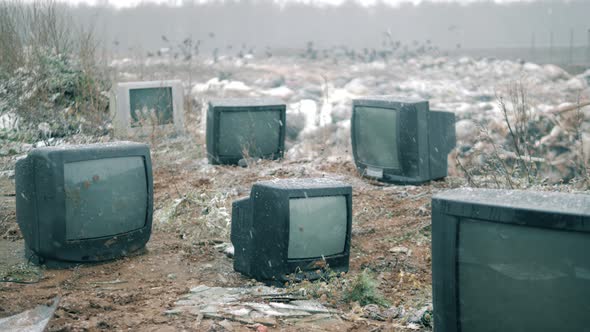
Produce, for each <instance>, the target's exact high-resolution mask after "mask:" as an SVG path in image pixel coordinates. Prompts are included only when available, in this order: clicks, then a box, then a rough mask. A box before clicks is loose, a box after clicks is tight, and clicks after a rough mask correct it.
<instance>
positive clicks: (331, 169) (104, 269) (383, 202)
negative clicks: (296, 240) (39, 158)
mask: <svg viewBox="0 0 590 332" xmlns="http://www.w3.org/2000/svg"><path fill="white" fill-rule="evenodd" d="M186 146H187V145H186V144H183V142H182V141H179V142H172V143H170V144H164V145H160V146H158V147H157V148H152V158H153V164H154V196H155V197H154V209H155V210H156V213H155V217H154V230H153V234H152V237H151V239H150V241H149V242H148V244H147V250H146V251H145V252H144V253H141V254H137V255H134V256H131V257H126V258H123V259H119V260H116V261H111V262H106V263H103V264H97V265H85V266H79V267H76V268H73V269H67V270H48V269H42V270H41V275H42V277H41V278H40V280H39V281H38V282H34V283H31V284H20V283H12V282H0V317H6V316H10V315H14V314H17V313H20V312H22V311H24V310H27V309H31V308H33V307H35V306H36V305H39V304H48V303H50V302H51V300H52V299H53V298H54V297H56V296H59V297H61V300H60V303H59V306H58V309H57V311H56V313H55V316H54V317H53V319H52V320H51V322H50V324H49V331H99V330H131V331H177V330H187V331H226V330H235V331H241V330H244V331H248V330H254V329H255V328H254V327H252V326H247V325H242V324H240V323H237V322H223V324H222V322H220V321H215V320H207V319H203V320H201V319H198V318H197V317H195V316H192V315H190V314H180V315H166V314H165V311H166V310H169V309H171V308H172V306H173V304H174V302H175V301H176V300H178V298H179V297H180V296H182V295H183V294H185V293H187V292H188V291H189V289H190V288H192V287H195V286H198V285H201V284H202V285H207V286H227V287H236V286H244V285H252V284H253V282H252V281H251V280H249V279H248V278H246V277H244V276H242V275H240V274H239V273H236V272H234V271H233V267H232V259H231V258H228V257H227V256H226V255H225V254H223V253H222V252H220V251H219V250H218V249H217V248H216V247H215V245H216V244H218V243H219V242H229V240H228V239H229V234H227V233H223V234H221V233H218V235H219V236H218V238H215V236H211V234H215V233H211V232H209V233H204V232H200V233H199V232H198V229H199V225H197V223H199V222H200V221H203V220H206V219H207V218H213V217H214V214H213V213H212V211H209V214H208V215H206V214H204V213H203V208H202V206H200V205H199V204H200V203H198V202H197V203H191V202H193V201H194V200H193V201H191V200H190V199H186V201H187V202H188V204H185V206H184V207H183V208H182V209H178V210H177V211H175V214H174V218H172V219H173V220H172V221H167V222H165V223H163V222H162V221H161V219H162V218H160V217H158V216H159V214H158V211H162V210H165V209H166V208H167V206H169V205H170V204H171V202H178V201H179V198H180V200H181V201H182V198H183V197H184V198H186V197H202V196H203V195H215V194H218V193H225V194H224V196H222V197H223V199H222V200H221V201H219V202H218V203H217V204H218V205H219V206H221V207H220V208H223V207H225V208H230V207H231V202H232V201H233V200H234V199H237V198H239V197H243V196H246V195H247V194H248V192H249V189H250V187H251V185H252V184H253V183H254V182H256V181H257V180H262V179H270V178H287V177H318V176H319V177H321V176H324V177H333V178H336V179H339V180H342V181H345V182H348V183H350V184H351V185H352V186H353V231H352V246H351V260H350V263H351V264H350V272H349V273H348V274H346V275H345V276H344V277H342V278H345V279H346V280H352V279H353V278H354V276H356V275H357V274H359V273H360V272H361V271H362V270H364V269H368V270H370V271H371V272H373V274H374V275H375V277H376V279H377V281H378V282H379V287H378V288H379V290H380V291H381V292H382V293H383V295H384V297H385V298H386V300H387V301H388V302H390V303H391V304H392V305H393V306H396V307H400V308H404V309H405V310H406V311H407V312H410V311H412V310H416V309H419V308H421V307H423V306H425V305H427V304H429V303H431V301H432V299H431V264H430V259H431V255H430V199H431V195H432V193H433V192H436V191H439V190H442V189H444V188H448V187H455V186H457V185H458V184H456V183H453V182H454V181H459V180H457V179H452V178H448V179H447V180H445V181H438V182H433V183H431V184H428V185H424V186H395V185H383V184H380V183H377V182H373V181H371V180H367V179H363V178H361V177H359V176H358V174H357V172H356V169H355V168H354V165H353V163H352V162H351V161H350V160H347V158H342V159H340V158H329V159H330V161H329V160H328V159H321V158H320V159H318V160H313V161H312V160H291V161H273V162H270V161H265V162H259V163H254V164H252V165H250V167H248V168H240V167H229V166H209V165H207V164H206V161H205V160H204V159H203V158H202V151H197V150H195V148H187V147H186ZM0 193H1V196H0V206H1V209H0V222H1V223H0V235H1V236H2V239H1V240H0V242H2V243H3V245H2V246H0V249H1V250H3V252H0V255H2V259H3V260H5V261H9V257H14V256H15V253H18V252H21V251H22V247H23V240H22V237H21V236H20V234H19V232H18V227H17V225H16V214H15V206H14V199H15V197H14V180H13V179H9V178H7V177H4V178H2V179H0ZM208 208H209V209H211V207H208ZM229 211H231V209H229ZM194 234H208V235H206V236H205V235H203V236H202V238H198V236H197V237H195V236H194ZM399 247H405V248H407V249H408V250H409V251H408V252H397V251H398V250H395V248H399ZM392 249H393V250H392ZM12 259H14V258H12ZM319 300H320V301H321V302H323V303H324V304H325V305H326V306H329V307H335V308H336V309H338V310H340V311H341V312H342V315H340V317H337V318H338V319H337V320H335V321H334V322H336V323H334V322H331V323H330V324H329V325H321V324H320V325H318V324H315V325H313V324H312V325H299V324H291V323H279V324H277V325H276V326H271V327H269V330H270V331H311V330H316V331H321V330H332V331H346V330H348V331H397V330H400V331H403V330H405V328H404V327H403V326H404V325H403V324H399V323H400V322H401V320H397V319H396V320H393V321H392V320H389V321H379V320H373V319H370V318H362V317H361V316H362V315H361V316H359V315H352V314H351V313H354V312H355V311H358V305H356V304H354V303H352V304H351V303H346V302H344V301H340V300H337V298H334V297H332V298H328V297H325V296H324V297H320V298H319ZM351 317H352V318H351ZM421 329H422V330H430V328H429V327H421Z"/></svg>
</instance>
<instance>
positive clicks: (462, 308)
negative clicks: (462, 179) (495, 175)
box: [432, 189, 590, 331]
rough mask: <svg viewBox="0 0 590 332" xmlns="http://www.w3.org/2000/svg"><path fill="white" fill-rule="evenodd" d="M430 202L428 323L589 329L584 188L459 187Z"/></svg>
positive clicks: (589, 241)
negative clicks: (568, 190)
mask: <svg viewBox="0 0 590 332" xmlns="http://www.w3.org/2000/svg"><path fill="white" fill-rule="evenodd" d="M432 208H433V212H432V266H433V271H432V272H433V296H434V311H435V319H434V322H435V329H436V330H443V331H586V330H588V329H589V328H588V326H590V317H589V316H588V312H589V310H590V302H589V301H588V297H589V296H590V262H588V260H587V259H586V258H585V257H584V253H586V252H587V251H588V250H589V249H590V226H588V225H590V224H589V222H590V196H588V195H576V194H565V193H545V192H531V191H507V190H485V189H480V190H470V189H460V190H454V191H449V192H446V193H442V194H439V195H436V196H435V197H433V202H432ZM448 266H456V268H454V269H449V268H448Z"/></svg>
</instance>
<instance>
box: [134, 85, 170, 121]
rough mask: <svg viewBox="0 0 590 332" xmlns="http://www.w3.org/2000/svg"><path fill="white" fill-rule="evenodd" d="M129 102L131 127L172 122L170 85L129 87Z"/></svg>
mask: <svg viewBox="0 0 590 332" xmlns="http://www.w3.org/2000/svg"><path fill="white" fill-rule="evenodd" d="M129 104H130V107H129V110H130V112H131V127H139V126H142V125H146V124H152V123H153V124H155V125H158V126H159V125H166V124H172V123H174V119H173V112H172V110H173V109H174V104H173V101H172V88H171V87H162V88H147V89H131V90H129Z"/></svg>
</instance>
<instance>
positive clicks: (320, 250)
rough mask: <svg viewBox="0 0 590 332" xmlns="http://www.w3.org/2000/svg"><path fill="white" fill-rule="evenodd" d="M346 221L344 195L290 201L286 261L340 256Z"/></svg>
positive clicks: (344, 241)
mask: <svg viewBox="0 0 590 332" xmlns="http://www.w3.org/2000/svg"><path fill="white" fill-rule="evenodd" d="M319 220H321V222H318V221H319ZM347 221H348V216H347V209H346V197H345V196H327V197H309V198H292V199H290V200H289V248H288V250H287V258H288V259H301V258H309V257H319V258H321V257H326V256H331V255H336V254H341V253H343V252H344V246H345V244H346V228H347V227H348V223H347Z"/></svg>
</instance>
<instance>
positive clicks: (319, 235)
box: [231, 178, 352, 283]
mask: <svg viewBox="0 0 590 332" xmlns="http://www.w3.org/2000/svg"><path fill="white" fill-rule="evenodd" d="M351 225H352V187H351V186H350V185H347V184H344V183H341V182H338V181H335V180H330V179H325V178H321V179H283V180H271V181H263V182H258V183H256V184H254V185H253V186H252V190H251V193H250V197H247V198H243V199H241V200H238V201H234V202H233V206H232V224H231V241H232V243H233V245H234V269H235V270H236V271H238V272H241V273H242V274H244V275H246V276H249V277H251V278H255V279H257V280H260V281H263V282H268V283H272V282H279V283H282V282H285V281H288V280H303V279H308V280H313V279H317V278H318V277H320V276H322V275H323V273H324V272H325V271H326V269H325V268H326V267H329V270H331V271H336V272H346V271H348V264H349V256H350V239H351Z"/></svg>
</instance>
